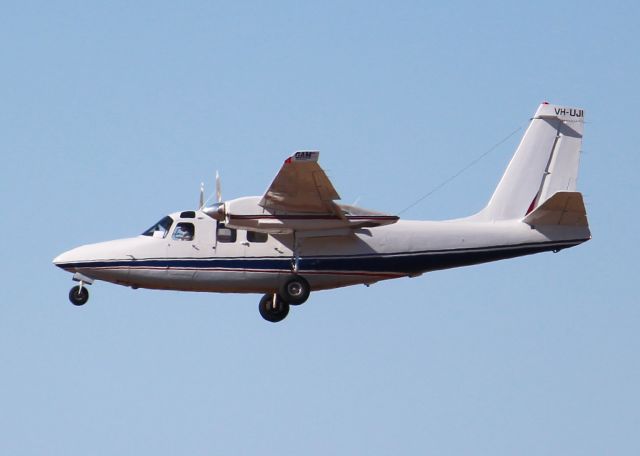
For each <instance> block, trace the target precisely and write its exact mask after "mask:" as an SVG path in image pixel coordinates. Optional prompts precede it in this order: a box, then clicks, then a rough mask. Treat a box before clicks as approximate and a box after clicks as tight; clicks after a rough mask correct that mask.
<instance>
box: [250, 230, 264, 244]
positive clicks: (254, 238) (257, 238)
mask: <svg viewBox="0 0 640 456" xmlns="http://www.w3.org/2000/svg"><path fill="white" fill-rule="evenodd" d="M268 238H269V235H268V234H267V233H260V232H258V231H247V241H249V242H267V239H268Z"/></svg>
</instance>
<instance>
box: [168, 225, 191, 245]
mask: <svg viewBox="0 0 640 456" xmlns="http://www.w3.org/2000/svg"><path fill="white" fill-rule="evenodd" d="M193 235H194V229H193V224H192V223H178V226H176V229H175V231H174V232H173V239H174V240H176V241H193Z"/></svg>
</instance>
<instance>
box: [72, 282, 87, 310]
mask: <svg viewBox="0 0 640 456" xmlns="http://www.w3.org/2000/svg"><path fill="white" fill-rule="evenodd" d="M88 300H89V290H87V287H82V288H80V285H76V286H75V287H73V288H72V289H71V290H70V291H69V301H71V304H73V305H74V306H82V305H84V304H86V303H87V301H88Z"/></svg>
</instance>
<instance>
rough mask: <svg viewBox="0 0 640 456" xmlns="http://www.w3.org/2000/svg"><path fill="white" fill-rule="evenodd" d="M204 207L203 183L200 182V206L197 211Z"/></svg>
mask: <svg viewBox="0 0 640 456" xmlns="http://www.w3.org/2000/svg"><path fill="white" fill-rule="evenodd" d="M203 206H204V182H200V206H198V209H202V207H203Z"/></svg>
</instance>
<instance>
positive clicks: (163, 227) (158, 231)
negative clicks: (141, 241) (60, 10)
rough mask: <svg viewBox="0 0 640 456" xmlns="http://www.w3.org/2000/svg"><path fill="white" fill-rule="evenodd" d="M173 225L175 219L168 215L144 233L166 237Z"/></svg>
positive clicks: (144, 234)
mask: <svg viewBox="0 0 640 456" xmlns="http://www.w3.org/2000/svg"><path fill="white" fill-rule="evenodd" d="M171 225H173V219H172V218H171V217H169V216H168V215H167V216H166V217H163V218H162V219H161V220H160V221H159V222H158V223H156V224H155V225H153V226H152V227H151V228H149V229H148V230H147V231H145V232H144V233H142V235H143V236H151V237H159V238H164V237H166V236H167V232H168V231H169V228H171Z"/></svg>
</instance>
